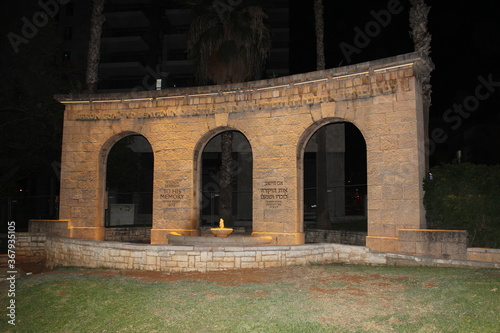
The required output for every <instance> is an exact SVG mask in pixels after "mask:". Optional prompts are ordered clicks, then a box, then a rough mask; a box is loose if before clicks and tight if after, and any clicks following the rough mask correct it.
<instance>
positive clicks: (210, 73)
mask: <svg viewBox="0 0 500 333" xmlns="http://www.w3.org/2000/svg"><path fill="white" fill-rule="evenodd" d="M191 5H192V6H193V9H194V10H195V13H196V14H197V16H196V18H195V19H194V20H193V22H192V23H191V26H190V28H189V31H188V56H189V58H190V59H191V60H192V61H193V68H194V73H195V76H196V78H197V80H198V82H199V83H201V84H207V83H209V82H214V83H215V84H226V83H236V82H244V81H247V80H252V79H254V78H255V77H256V76H258V75H260V74H261V71H262V69H263V67H264V64H265V61H266V59H267V57H268V55H269V50H270V49H271V32H270V30H269V29H268V27H267V26H266V25H265V23H264V20H265V18H266V14H265V12H264V10H263V8H262V6H259V5H258V4H257V1H251V0H248V1H239V2H238V4H237V5H235V6H230V5H229V4H224V6H222V2H221V1H213V0H195V1H194V2H193V3H191ZM221 139H222V141H221V151H222V161H221V175H220V181H219V187H220V196H219V215H220V216H221V218H223V219H224V221H225V222H226V225H228V226H231V225H233V218H232V182H233V176H232V172H231V170H232V164H233V161H232V141H233V135H232V133H231V132H230V131H225V132H223V133H222V137H221Z"/></svg>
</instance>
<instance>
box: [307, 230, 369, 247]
mask: <svg viewBox="0 0 500 333" xmlns="http://www.w3.org/2000/svg"><path fill="white" fill-rule="evenodd" d="M305 234H306V243H337V244H346V245H358V246H365V245H366V234H367V233H366V232H360V231H345V230H306V231H305Z"/></svg>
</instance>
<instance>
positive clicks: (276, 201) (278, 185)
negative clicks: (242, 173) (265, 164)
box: [259, 180, 288, 209]
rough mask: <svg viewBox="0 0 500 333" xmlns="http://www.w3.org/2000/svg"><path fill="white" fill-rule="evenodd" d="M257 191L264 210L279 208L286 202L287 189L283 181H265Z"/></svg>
mask: <svg viewBox="0 0 500 333" xmlns="http://www.w3.org/2000/svg"><path fill="white" fill-rule="evenodd" d="M259 191H260V199H261V200H264V206H265V207H266V208H271V209H275V208H280V207H281V206H282V205H283V202H284V201H286V200H288V187H285V182H284V181H283V180H265V181H264V184H263V186H262V187H261V188H260V189H259Z"/></svg>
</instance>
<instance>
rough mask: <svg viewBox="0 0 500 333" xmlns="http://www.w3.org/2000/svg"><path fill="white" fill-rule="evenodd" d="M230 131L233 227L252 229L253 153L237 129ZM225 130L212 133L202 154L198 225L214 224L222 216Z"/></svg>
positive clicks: (207, 225)
mask: <svg viewBox="0 0 500 333" xmlns="http://www.w3.org/2000/svg"><path fill="white" fill-rule="evenodd" d="M226 132H230V133H231V134H232V153H231V157H232V167H231V176H232V190H231V192H232V193H231V198H230V200H231V207H232V209H231V213H230V214H231V216H232V219H233V221H232V227H233V228H234V229H235V231H236V230H238V231H240V232H244V233H251V231H252V182H253V176H252V174H253V155H252V148H251V146H250V142H249V141H248V140H247V138H246V137H245V136H244V135H243V134H242V133H241V132H239V131H234V130H230V131H226ZM223 135H224V132H222V133H219V134H217V135H215V136H214V137H212V138H211V139H210V141H208V143H207V144H206V145H205V148H204V149H203V152H202V154H201V182H200V187H201V188H200V227H202V228H203V227H214V226H217V225H218V222H219V219H220V217H221V208H220V200H221V195H224V194H222V193H221V186H220V178H221V164H222V158H223V157H222V141H223V140H222V138H223Z"/></svg>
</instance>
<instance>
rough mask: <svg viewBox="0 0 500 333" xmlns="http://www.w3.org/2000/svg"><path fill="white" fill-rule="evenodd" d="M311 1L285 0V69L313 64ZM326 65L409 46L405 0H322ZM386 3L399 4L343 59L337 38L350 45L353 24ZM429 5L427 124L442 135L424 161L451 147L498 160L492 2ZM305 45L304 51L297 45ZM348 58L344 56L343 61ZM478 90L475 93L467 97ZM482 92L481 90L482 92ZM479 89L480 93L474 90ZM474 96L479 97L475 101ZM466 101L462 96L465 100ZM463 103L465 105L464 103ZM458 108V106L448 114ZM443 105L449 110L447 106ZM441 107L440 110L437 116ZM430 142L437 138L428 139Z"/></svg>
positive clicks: (497, 55) (496, 5)
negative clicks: (288, 3) (288, 34)
mask: <svg viewBox="0 0 500 333" xmlns="http://www.w3.org/2000/svg"><path fill="white" fill-rule="evenodd" d="M312 2H313V1H312V0H309V1H301V2H300V3H297V4H295V3H294V4H293V5H292V6H293V7H292V9H293V15H292V23H291V29H292V34H293V36H295V37H294V38H293V39H292V45H291V46H292V49H291V54H292V64H293V65H292V66H293V67H292V71H293V72H294V73H300V72H306V71H313V70H315V61H316V58H315V44H314V41H315V35H314V13H313V9H312V8H313V6H312ZM324 3H325V54H326V58H327V64H326V65H327V68H332V67H338V66H339V65H340V66H342V65H347V64H354V63H359V62H363V61H369V60H374V59H378V58H384V57H388V56H394V55H397V54H401V53H408V52H413V44H412V41H411V38H410V34H409V31H410V26H409V20H408V12H409V9H410V4H409V0H399V1H395V0H373V1H340V2H339V1H324ZM389 3H392V4H394V5H395V6H397V4H398V3H399V6H397V7H396V8H400V7H402V10H401V12H400V13H397V14H394V15H391V17H390V21H389V23H388V24H387V25H386V26H385V27H382V28H381V29H380V33H379V34H377V35H375V36H374V37H373V38H370V42H369V43H368V44H367V45H366V46H365V47H363V48H361V51H360V52H359V53H357V54H351V56H352V57H351V59H347V57H346V56H345V54H344V53H343V52H342V50H341V47H340V45H341V44H342V43H344V45H345V43H347V44H350V45H353V46H354V45H355V44H354V40H355V37H356V32H355V28H358V29H360V30H364V29H365V27H366V26H367V24H368V23H370V22H373V21H374V20H375V19H374V16H373V11H375V12H377V13H378V12H380V11H381V10H386V9H387V8H388V5H389ZM426 3H427V4H428V5H429V6H431V11H430V13H429V24H428V28H429V31H430V33H431V34H432V44H431V51H432V53H431V57H432V60H433V62H434V64H435V67H436V69H435V70H434V71H433V73H432V81H431V83H432V85H433V94H432V107H431V110H430V117H431V120H430V121H431V123H430V131H431V133H432V131H433V130H439V129H442V130H443V131H444V132H445V134H446V139H445V140H443V139H439V140H436V141H442V142H440V143H438V144H437V146H436V149H435V150H434V151H433V153H432V154H431V163H432V164H437V163H440V162H451V161H452V159H453V158H454V156H455V154H456V151H457V150H462V157H463V159H465V160H468V161H471V162H476V163H494V164H498V163H500V64H499V60H500V1H496V0H479V1H470V0H467V1H466V0H456V1H451V0H426ZM304 50H307V52H304ZM348 60H351V62H349V61H348ZM480 77H482V78H483V79H485V80H486V81H488V80H489V81H493V82H498V83H496V85H495V84H493V87H490V88H491V89H492V90H493V91H486V90H484V89H485V88H478V86H480V85H481V84H482V81H481V80H480V79H479V78H480ZM476 89H479V93H480V94H481V99H475V97H476V94H477V92H476ZM485 95H487V96H485ZM482 96H484V97H482ZM477 101H479V103H476V104H475V102H477ZM466 103H470V106H469V105H466ZM464 106H467V108H468V109H469V110H471V111H470V112H468V111H467V110H466V109H464ZM457 107H458V108H460V107H462V109H463V110H465V112H463V113H462V114H459V113H456V112H455V110H456V109H457ZM450 109H451V110H450ZM445 114H446V117H444V115H445ZM436 143H437V142H436Z"/></svg>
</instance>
